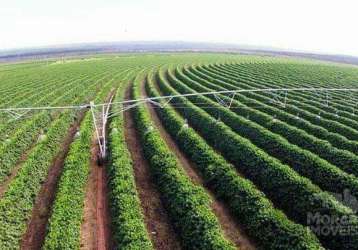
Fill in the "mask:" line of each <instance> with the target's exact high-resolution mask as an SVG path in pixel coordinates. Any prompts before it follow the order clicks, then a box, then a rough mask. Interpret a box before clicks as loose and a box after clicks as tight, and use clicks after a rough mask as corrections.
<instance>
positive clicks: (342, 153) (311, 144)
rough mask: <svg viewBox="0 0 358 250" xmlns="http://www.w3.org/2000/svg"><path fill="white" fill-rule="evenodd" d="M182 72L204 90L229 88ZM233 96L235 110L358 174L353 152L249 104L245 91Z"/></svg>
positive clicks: (356, 160) (180, 76)
mask: <svg viewBox="0 0 358 250" xmlns="http://www.w3.org/2000/svg"><path fill="white" fill-rule="evenodd" d="M180 72H181V73H180V74H179V72H178V70H177V71H176V76H177V77H178V78H179V79H182V77H184V76H186V77H187V78H189V79H191V80H193V81H194V82H195V83H196V85H195V86H198V87H199V86H201V88H200V89H201V90H202V91H212V90H218V91H223V90H227V89H226V88H223V87H221V86H219V85H217V84H216V85H214V84H211V83H209V82H208V81H206V80H204V79H201V78H198V77H195V76H194V77H193V76H192V75H191V73H190V72H188V71H187V70H185V69H184V72H182V71H180ZM194 79H195V80H194ZM182 80H183V79H182ZM221 98H223V99H224V100H225V101H226V102H227V103H229V102H230V101H231V99H230V98H228V97H226V96H221ZM234 100H235V101H233V103H235V102H236V101H238V102H236V105H233V111H234V112H236V113H237V114H239V115H242V116H244V117H249V119H250V120H253V121H255V122H256V123H258V124H260V125H261V126H263V127H266V128H267V129H269V130H270V131H272V132H274V133H276V134H280V135H282V136H283V137H285V138H286V139H287V140H288V141H289V142H290V143H293V144H296V145H298V146H300V147H302V148H304V149H307V150H309V151H311V152H313V153H315V154H317V155H319V156H320V157H321V158H323V159H325V160H327V161H328V162H330V163H332V164H334V165H336V166H338V167H339V168H341V169H342V170H344V171H346V172H347V173H352V174H354V175H355V176H358V157H357V156H356V155H355V154H353V153H352V152H349V151H347V150H341V149H337V148H335V147H333V146H332V144H330V143H329V142H328V141H325V140H321V139H319V138H316V137H314V136H312V135H310V134H308V133H307V132H306V131H305V130H302V129H298V128H296V127H294V126H291V125H289V124H287V123H286V122H285V120H282V121H281V120H280V119H278V118H277V116H276V114H275V113H272V115H273V116H272V115H269V113H268V112H264V111H261V110H258V109H253V108H250V106H249V105H247V104H246V103H247V102H249V101H250V99H248V98H246V97H244V96H243V95H240V94H238V95H236V96H235V98H234ZM257 105H259V104H257ZM262 107H265V108H266V107H267V106H265V104H262ZM272 110H273V109H272Z"/></svg>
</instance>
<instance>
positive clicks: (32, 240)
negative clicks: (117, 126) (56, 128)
mask: <svg viewBox="0 0 358 250" xmlns="http://www.w3.org/2000/svg"><path fill="white" fill-rule="evenodd" d="M83 117H84V113H80V114H79V115H78V118H77V120H76V122H75V123H74V124H73V125H72V126H71V127H70V129H69V131H68V133H67V135H66V137H65V139H64V141H63V143H62V146H61V151H60V152H59V154H58V155H57V156H56V158H55V159H54V162H53V164H52V166H51V167H50V170H49V172H48V174H47V178H46V181H45V182H44V183H43V184H42V187H41V190H40V192H39V194H38V195H37V198H36V201H35V205H34V208H33V210H32V215H31V219H30V220H29V222H28V225H27V230H26V232H25V234H24V235H23V237H22V240H21V249H26V250H28V249H29V250H30V249H33V250H37V249H41V247H42V244H43V242H44V240H45V237H46V227H47V223H48V219H49V217H50V216H51V210H52V205H53V202H54V200H55V197H56V190H57V185H58V181H59V179H60V176H61V174H62V169H63V164H64V161H65V159H66V156H67V153H68V151H69V148H70V145H71V143H72V141H73V139H74V136H75V134H76V132H77V130H78V128H79V125H80V123H81V121H82V119H83Z"/></svg>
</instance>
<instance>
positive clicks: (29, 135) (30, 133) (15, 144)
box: [0, 82, 98, 182]
mask: <svg viewBox="0 0 358 250" xmlns="http://www.w3.org/2000/svg"><path fill="white" fill-rule="evenodd" d="M97 84H98V83H96V82H95V83H92V84H91V85H87V86H83V85H75V86H74V88H73V89H70V90H67V91H66V92H65V94H63V95H62V96H59V97H57V98H56V99H55V100H54V101H53V103H59V102H64V101H65V100H67V102H69V101H73V100H79V101H83V100H84V99H85V98H78V97H80V96H83V95H84V94H87V95H89V96H91V95H93V93H95V88H96V85H97ZM57 116H58V115H57ZM52 120H53V117H52V115H51V114H50V113H49V112H47V111H43V112H40V113H39V114H36V115H35V117H33V118H32V119H30V120H28V121H26V122H25V124H24V126H23V127H21V128H20V129H18V130H17V131H16V132H15V134H14V135H13V137H12V138H11V139H10V140H9V142H7V143H5V144H3V145H2V147H0V165H1V168H0V182H2V181H3V180H4V179H5V178H6V176H7V175H8V174H9V173H10V172H11V170H12V168H13V167H14V166H15V164H16V162H17V161H18V160H19V158H20V157H21V155H22V154H23V153H24V151H26V150H27V149H28V148H29V147H31V145H32V144H33V143H35V142H36V139H37V138H38V135H39V133H40V131H41V130H45V129H46V127H47V126H48V125H49V124H50V122H51V121H52Z"/></svg>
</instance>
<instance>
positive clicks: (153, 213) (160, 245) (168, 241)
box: [124, 91, 181, 250]
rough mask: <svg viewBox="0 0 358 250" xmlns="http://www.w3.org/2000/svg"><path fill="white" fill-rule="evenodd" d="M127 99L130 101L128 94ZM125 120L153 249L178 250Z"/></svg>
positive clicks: (130, 126) (130, 125) (127, 118)
mask: <svg viewBox="0 0 358 250" xmlns="http://www.w3.org/2000/svg"><path fill="white" fill-rule="evenodd" d="M126 98H129V91H127V93H126ZM124 118H125V137H126V142H127V145H128V149H129V151H130V153H131V156H132V160H133V167H134V174H135V181H136V186H137V190H138V194H139V198H140V201H141V206H142V210H143V214H144V218H145V223H146V226H147V231H148V234H149V236H150V238H151V240H152V242H153V245H154V247H155V249H158V250H161V249H163V250H164V249H168V250H169V249H173V250H175V249H181V247H180V243H179V239H178V237H177V235H176V233H175V232H174V230H173V228H172V226H171V223H170V220H169V218H168V215H167V213H166V211H165V208H164V207H163V204H162V202H161V200H160V194H159V192H158V190H157V189H156V186H155V185H154V183H153V180H152V178H151V174H150V167H149V165H148V162H147V161H146V159H145V157H144V155H143V151H142V146H141V143H140V140H139V135H138V133H137V131H136V128H135V125H134V121H133V117H132V113H131V111H127V112H125V113H124Z"/></svg>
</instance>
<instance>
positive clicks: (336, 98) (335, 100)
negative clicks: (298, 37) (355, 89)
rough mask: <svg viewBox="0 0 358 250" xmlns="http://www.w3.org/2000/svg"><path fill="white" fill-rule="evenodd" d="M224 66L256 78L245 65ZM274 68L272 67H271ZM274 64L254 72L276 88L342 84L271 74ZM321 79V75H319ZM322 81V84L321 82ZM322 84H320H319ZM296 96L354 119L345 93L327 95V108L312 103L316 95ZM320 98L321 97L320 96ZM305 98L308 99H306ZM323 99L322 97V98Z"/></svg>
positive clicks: (313, 78) (302, 94) (354, 105)
mask: <svg viewBox="0 0 358 250" xmlns="http://www.w3.org/2000/svg"><path fill="white" fill-rule="evenodd" d="M222 65H225V67H224V68H225V69H232V72H233V73H235V74H236V73H238V72H241V69H243V68H244V70H245V72H246V73H248V74H250V73H251V75H252V76H257V74H255V73H254V72H252V68H251V67H245V65H243V64H241V65H240V67H237V66H238V65H237V64H230V65H228V64H222ZM255 66H259V67H260V65H259V64H255ZM271 66H274V67H271ZM276 66H277V65H276V64H270V65H265V67H260V70H259V71H258V70H257V68H255V72H262V74H263V75H265V76H267V77H265V78H264V79H265V80H266V79H267V80H270V79H271V80H272V79H275V82H273V81H271V82H272V83H274V84H275V83H276V84H277V85H276V86H286V85H287V86H294V87H297V86H301V87H315V88H322V87H333V88H335V87H337V88H341V87H342V84H332V83H333V82H330V81H329V80H327V81H325V80H323V79H316V78H315V77H313V75H312V74H310V79H309V81H308V80H306V79H302V78H301V79H300V76H301V75H303V74H302V73H297V74H294V75H290V77H288V76H287V75H286V74H285V70H284V69H282V70H281V69H280V73H281V74H277V73H274V72H273V69H274V68H277V67H276ZM293 66H296V67H297V66H298V65H293ZM320 77H321V75H320ZM292 81H295V82H294V83H292ZM322 81H323V82H322ZM320 82H322V83H320ZM354 95H355V93H349V96H350V97H354ZM297 96H300V97H302V98H305V99H306V100H309V101H310V103H311V101H312V103H315V104H317V105H318V106H319V107H321V108H324V109H325V110H330V111H331V112H332V113H333V112H334V111H335V109H337V108H338V109H339V110H340V111H345V112H343V114H344V115H347V118H350V119H353V120H355V119H354V117H353V116H352V108H354V109H355V107H356V104H355V102H354V101H353V100H354V99H352V98H349V99H347V92H330V94H329V106H328V107H327V106H326V105H323V104H322V103H321V102H319V101H314V99H313V98H312V97H314V96H315V97H316V98H317V95H313V96H312V95H308V94H307V93H303V92H300V93H297ZM321 96H322V95H321ZM307 97H308V98H309V99H307ZM321 99H324V95H323V98H321Z"/></svg>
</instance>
